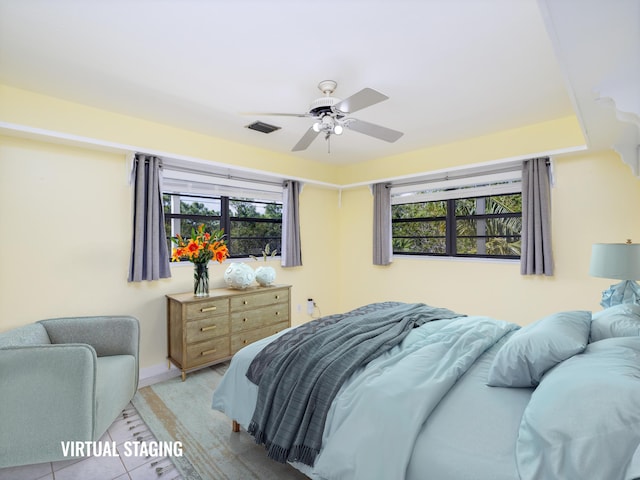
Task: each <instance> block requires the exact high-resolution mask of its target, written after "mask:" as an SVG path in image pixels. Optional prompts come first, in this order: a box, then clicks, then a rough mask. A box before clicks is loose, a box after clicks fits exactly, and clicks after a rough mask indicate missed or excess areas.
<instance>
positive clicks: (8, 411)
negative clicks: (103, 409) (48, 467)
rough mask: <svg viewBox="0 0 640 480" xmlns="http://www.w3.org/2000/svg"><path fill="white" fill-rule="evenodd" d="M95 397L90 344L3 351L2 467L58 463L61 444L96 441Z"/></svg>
mask: <svg viewBox="0 0 640 480" xmlns="http://www.w3.org/2000/svg"><path fill="white" fill-rule="evenodd" d="M95 392H96V353H95V351H94V349H93V348H92V347H90V346H88V345H77V344H66V345H27V346H12V347H4V348H0V425H2V427H1V428H0V468H1V467H3V466H7V465H18V464H24V463H35V462H34V460H38V461H45V460H43V459H46V458H57V459H59V458H61V457H62V453H61V444H60V442H63V441H72V440H73V441H89V440H95V439H94V438H93V436H94V434H95V423H96V411H95V405H96V398H95V395H96V393H95ZM35 452H37V458H32V457H33V456H34V455H36V453H35Z"/></svg>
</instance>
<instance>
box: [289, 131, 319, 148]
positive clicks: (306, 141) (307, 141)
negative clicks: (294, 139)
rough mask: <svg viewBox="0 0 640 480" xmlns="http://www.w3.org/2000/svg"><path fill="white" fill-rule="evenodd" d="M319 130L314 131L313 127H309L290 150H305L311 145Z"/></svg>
mask: <svg viewBox="0 0 640 480" xmlns="http://www.w3.org/2000/svg"><path fill="white" fill-rule="evenodd" d="M319 133H320V132H316V131H315V130H314V129H313V127H309V130H307V132H306V133H305V134H304V135H303V136H302V138H301V139H300V140H298V143H296V144H295V145H294V146H293V148H292V149H291V151H292V152H299V151H300V150H306V148H307V147H308V146H309V145H311V142H313V141H314V140H315V139H316V137H317V136H318V134H319Z"/></svg>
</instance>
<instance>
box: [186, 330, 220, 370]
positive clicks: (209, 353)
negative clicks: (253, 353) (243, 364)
mask: <svg viewBox="0 0 640 480" xmlns="http://www.w3.org/2000/svg"><path fill="white" fill-rule="evenodd" d="M230 355H231V352H230V351H229V337H216V338H213V339H211V340H207V341H205V342H200V343H196V344H191V345H187V365H188V366H189V368H191V367H195V366H197V365H200V364H202V363H208V362H212V361H215V360H218V359H220V358H226V357H228V356H230Z"/></svg>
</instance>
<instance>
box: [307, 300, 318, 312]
mask: <svg viewBox="0 0 640 480" xmlns="http://www.w3.org/2000/svg"><path fill="white" fill-rule="evenodd" d="M315 306H316V304H315V303H314V302H313V298H308V299H307V313H308V314H309V315H313V310H314V309H315Z"/></svg>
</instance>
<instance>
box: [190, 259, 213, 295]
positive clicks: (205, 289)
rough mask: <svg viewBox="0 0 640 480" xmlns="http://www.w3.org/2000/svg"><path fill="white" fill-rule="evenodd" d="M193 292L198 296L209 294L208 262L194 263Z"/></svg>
mask: <svg viewBox="0 0 640 480" xmlns="http://www.w3.org/2000/svg"><path fill="white" fill-rule="evenodd" d="M193 294H194V295H195V296H196V297H208V296H209V266H208V265H207V264H206V263H194V264H193Z"/></svg>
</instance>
